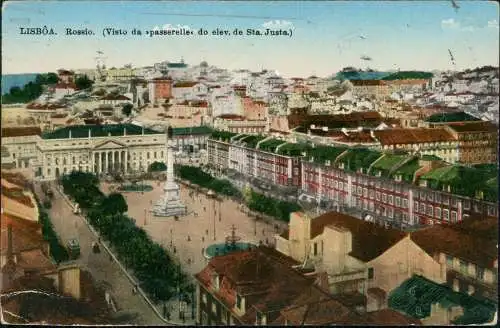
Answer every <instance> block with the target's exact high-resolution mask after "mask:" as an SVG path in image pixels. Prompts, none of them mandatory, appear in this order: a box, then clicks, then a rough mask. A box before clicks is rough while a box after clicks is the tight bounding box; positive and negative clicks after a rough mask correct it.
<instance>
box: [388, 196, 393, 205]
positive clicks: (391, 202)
mask: <svg viewBox="0 0 500 328" xmlns="http://www.w3.org/2000/svg"><path fill="white" fill-rule="evenodd" d="M389 204H391V205H392V204H393V197H392V195H389Z"/></svg>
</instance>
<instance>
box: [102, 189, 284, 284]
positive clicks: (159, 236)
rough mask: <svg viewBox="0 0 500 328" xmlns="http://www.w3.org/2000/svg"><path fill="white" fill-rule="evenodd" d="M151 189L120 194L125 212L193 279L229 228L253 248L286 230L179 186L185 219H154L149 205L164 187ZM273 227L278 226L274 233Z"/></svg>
mask: <svg viewBox="0 0 500 328" xmlns="http://www.w3.org/2000/svg"><path fill="white" fill-rule="evenodd" d="M145 183H146V184H149V185H151V186H152V187H153V190H152V191H149V192H144V193H141V192H124V193H122V194H123V196H124V197H125V199H126V201H127V204H128V212H127V215H129V216H130V217H131V218H133V219H135V221H136V224H137V226H139V227H142V228H143V229H144V230H145V231H146V232H147V233H148V234H149V235H150V236H151V238H152V239H153V240H154V241H156V242H158V243H159V244H161V245H163V246H164V247H165V248H166V249H169V250H170V253H171V254H173V255H174V256H176V257H177V258H178V259H179V260H180V262H181V265H182V267H183V269H184V271H185V272H187V273H189V274H191V275H193V274H196V273H198V272H200V271H201V270H202V269H203V268H204V267H205V265H206V264H207V262H208V261H207V260H206V258H205V257H204V255H203V251H204V250H205V249H206V248H207V247H208V246H210V245H211V244H213V243H224V242H225V241H226V237H227V236H229V235H231V227H232V226H233V225H234V226H235V227H236V235H237V236H239V237H241V241H242V242H250V243H254V244H259V243H260V242H262V243H263V244H266V243H268V244H272V243H274V234H275V233H281V232H282V231H283V229H285V228H286V226H287V224H286V223H285V222H279V221H275V222H273V223H266V222H265V221H263V220H257V221H256V220H255V219H254V218H251V217H249V216H248V215H247V214H245V213H243V212H242V211H241V210H240V209H239V204H238V203H236V202H234V201H232V200H223V201H221V202H219V201H217V200H214V199H213V198H210V197H208V196H206V195H205V194H202V193H198V194H197V193H196V191H193V190H192V189H190V188H189V187H186V186H184V185H182V184H180V194H181V199H182V201H183V202H184V204H185V205H186V206H187V210H188V215H186V216H183V217H179V218H178V220H176V219H175V218H173V217H169V218H162V217H155V216H153V214H152V213H151V212H150V210H151V208H152V205H153V204H154V203H155V202H156V201H157V200H159V199H160V198H161V197H162V195H163V183H162V182H158V181H145ZM110 187H111V189H115V188H116V187H118V184H109V183H102V184H101V188H102V190H103V192H105V193H110V192H111V189H110ZM275 224H277V225H278V226H279V229H278V230H279V231H276V228H275Z"/></svg>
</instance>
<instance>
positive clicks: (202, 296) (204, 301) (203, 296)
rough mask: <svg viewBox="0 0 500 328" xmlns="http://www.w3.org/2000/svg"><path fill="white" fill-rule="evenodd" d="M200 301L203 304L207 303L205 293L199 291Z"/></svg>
mask: <svg viewBox="0 0 500 328" xmlns="http://www.w3.org/2000/svg"><path fill="white" fill-rule="evenodd" d="M201 301H202V302H203V304H207V294H206V293H204V292H201Z"/></svg>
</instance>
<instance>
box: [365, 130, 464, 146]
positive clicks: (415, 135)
mask: <svg viewBox="0 0 500 328" xmlns="http://www.w3.org/2000/svg"><path fill="white" fill-rule="evenodd" d="M374 135H375V137H376V138H377V139H378V141H379V142H380V143H381V144H382V145H394V144H415V143H425V142H443V141H453V140H455V138H454V137H453V135H452V134H451V133H450V132H449V131H447V130H446V129H445V128H435V129H428V128H416V129H388V130H378V131H374Z"/></svg>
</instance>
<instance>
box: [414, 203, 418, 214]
mask: <svg viewBox="0 0 500 328" xmlns="http://www.w3.org/2000/svg"><path fill="white" fill-rule="evenodd" d="M413 211H414V212H416V213H418V212H419V207H418V202H415V209H414V210H413Z"/></svg>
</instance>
